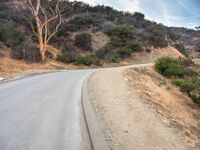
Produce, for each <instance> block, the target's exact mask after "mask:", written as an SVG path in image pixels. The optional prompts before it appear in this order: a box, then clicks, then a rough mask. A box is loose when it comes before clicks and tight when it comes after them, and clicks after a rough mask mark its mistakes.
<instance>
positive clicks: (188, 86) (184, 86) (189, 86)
mask: <svg viewBox="0 0 200 150" xmlns="http://www.w3.org/2000/svg"><path fill="white" fill-rule="evenodd" d="M172 83H173V84H174V85H176V86H178V87H180V89H181V90H182V91H184V92H187V93H190V92H191V91H193V90H195V89H197V88H198V85H197V84H195V83H194V82H192V81H190V80H183V79H181V80H174V81H172Z"/></svg>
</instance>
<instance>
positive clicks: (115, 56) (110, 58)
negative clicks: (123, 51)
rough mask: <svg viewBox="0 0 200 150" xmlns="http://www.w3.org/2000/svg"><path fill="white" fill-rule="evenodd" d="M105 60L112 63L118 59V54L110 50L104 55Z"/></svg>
mask: <svg viewBox="0 0 200 150" xmlns="http://www.w3.org/2000/svg"><path fill="white" fill-rule="evenodd" d="M106 60H108V61H109V62H112V63H117V62H119V61H120V55H119V53H118V52H116V51H110V52H109V53H108V55H107V56H106Z"/></svg>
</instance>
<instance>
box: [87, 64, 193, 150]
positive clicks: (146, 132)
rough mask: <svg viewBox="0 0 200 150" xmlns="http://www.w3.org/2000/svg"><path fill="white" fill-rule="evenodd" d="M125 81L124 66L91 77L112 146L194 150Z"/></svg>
mask: <svg viewBox="0 0 200 150" xmlns="http://www.w3.org/2000/svg"><path fill="white" fill-rule="evenodd" d="M125 80H126V79H125V78H124V77H123V69H121V68H118V69H107V70H104V71H100V72H97V73H95V74H94V75H93V76H92V77H91V78H90V80H89V85H88V87H89V95H90V96H91V99H92V104H93V107H94V109H95V111H96V114H97V118H98V120H99V122H100V123H101V124H102V126H103V127H104V130H105V134H106V137H107V139H108V142H109V144H110V147H111V149H114V150H134V149H137V150H179V149H180V150H188V149H192V148H191V147H189V146H188V145H187V144H186V143H184V140H183V138H182V137H181V136H180V135H178V134H177V132H176V131H175V130H174V129H172V128H169V127H168V126H166V125H165V124H164V123H163V122H162V120H161V119H160V118H159V117H158V114H156V111H155V110H153V109H152V108H151V107H150V105H148V103H147V102H146V101H145V100H143V99H142V98H140V97H138V96H137V95H136V94H134V93H133V92H131V91H130V89H129V86H128V85H127V84H126V82H125Z"/></svg>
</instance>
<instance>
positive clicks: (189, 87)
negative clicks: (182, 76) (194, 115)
mask: <svg viewBox="0 0 200 150" xmlns="http://www.w3.org/2000/svg"><path fill="white" fill-rule="evenodd" d="M172 83H173V84H174V85H176V86H178V87H179V88H180V89H181V90H182V91H183V92H186V93H187V94H188V95H189V96H190V97H191V98H192V99H193V100H194V101H195V102H196V103H198V104H199V105H200V84H199V83H198V82H193V81H191V80H174V81H173V82H172Z"/></svg>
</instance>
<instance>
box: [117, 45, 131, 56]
mask: <svg viewBox="0 0 200 150" xmlns="http://www.w3.org/2000/svg"><path fill="white" fill-rule="evenodd" d="M132 53H133V50H132V49H130V48H128V47H124V48H122V49H120V50H119V54H120V56H121V57H122V58H124V57H128V56H130V55H131V54H132Z"/></svg>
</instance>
